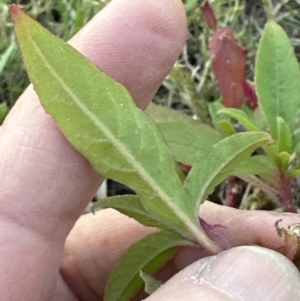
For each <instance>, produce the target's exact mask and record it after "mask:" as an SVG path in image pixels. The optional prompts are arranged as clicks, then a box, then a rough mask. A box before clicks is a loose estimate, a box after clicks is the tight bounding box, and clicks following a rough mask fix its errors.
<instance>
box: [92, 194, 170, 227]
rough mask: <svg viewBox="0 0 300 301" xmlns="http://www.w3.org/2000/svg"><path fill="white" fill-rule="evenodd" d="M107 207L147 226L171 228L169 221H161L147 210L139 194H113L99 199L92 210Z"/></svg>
mask: <svg viewBox="0 0 300 301" xmlns="http://www.w3.org/2000/svg"><path fill="white" fill-rule="evenodd" d="M105 208H114V209H116V210H118V211H119V212H121V213H123V214H125V215H127V216H129V217H132V218H134V219H135V220H137V221H138V222H140V223H141V224H143V225H145V226H148V227H157V228H161V229H166V230H170V227H168V222H167V221H162V222H160V221H158V220H156V219H155V216H153V215H151V214H149V213H148V212H147V211H146V210H145V208H144V206H143V202H142V201H141V198H140V197H139V196H137V195H121V196H112V197H109V198H105V199H102V200H99V201H97V202H96V203H95V204H94V205H93V207H92V211H93V212H95V210H97V209H105Z"/></svg>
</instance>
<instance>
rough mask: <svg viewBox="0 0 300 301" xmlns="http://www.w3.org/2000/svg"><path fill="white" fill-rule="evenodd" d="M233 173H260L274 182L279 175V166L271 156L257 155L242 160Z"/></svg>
mask: <svg viewBox="0 0 300 301" xmlns="http://www.w3.org/2000/svg"><path fill="white" fill-rule="evenodd" d="M233 174H234V175H236V176H250V175H258V176H260V177H261V178H263V179H265V180H266V181H267V182H270V183H272V182H274V181H275V179H277V177H278V168H277V166H276V164H275V162H274V161H273V160H272V159H271V158H270V157H269V156H266V155H256V156H252V157H249V158H247V159H245V160H244V161H243V162H241V163H240V164H239V165H238V166H237V168H236V169H235V170H234V172H233Z"/></svg>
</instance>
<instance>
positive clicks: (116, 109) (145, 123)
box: [10, 5, 200, 238]
mask: <svg viewBox="0 0 300 301" xmlns="http://www.w3.org/2000/svg"><path fill="white" fill-rule="evenodd" d="M10 9H11V13H12V18H13V20H14V22H15V33H16V36H17V39H18V42H19V46H20V49H21V52H22V55H23V60H24V63H25V65H26V68H27V71H28V74H29V77H30V79H31V82H32V83H33V85H34V88H35V90H36V92H37V94H38V96H39V98H40V101H41V103H42V105H43V107H44V108H45V110H46V111H47V112H48V113H49V114H50V115H51V116H52V117H53V119H54V120H55V122H56V124H57V125H58V127H59V128H60V130H61V131H62V132H63V133H64V135H65V136H66V138H67V139H68V140H69V141H70V143H71V144H72V145H73V146H74V147H75V148H76V149H77V150H79V151H80V152H81V153H82V154H83V155H84V156H85V157H86V158H87V159H88V160H89V161H90V162H91V164H92V165H93V167H94V168H95V170H96V171H98V172H99V173H101V174H102V175H104V176H105V177H108V178H111V179H114V180H117V181H119V182H121V183H124V184H125V185H127V186H129V187H131V188H132V189H134V190H135V191H136V192H137V194H139V195H140V196H142V197H143V199H144V200H145V204H144V206H145V208H146V207H147V211H148V212H152V214H154V215H155V214H156V215H159V218H160V219H163V218H166V217H167V218H168V222H169V225H170V226H171V227H172V228H173V229H174V230H176V231H178V232H179V233H181V234H184V235H185V236H186V237H189V238H191V237H197V235H198V234H199V231H200V230H199V227H198V220H197V218H196V217H195V216H194V213H193V210H192V209H191V208H192V207H191V203H190V202H189V199H188V198H187V195H186V193H185V191H184V189H183V185H182V183H181V180H180V178H179V177H178V175H177V172H176V164H175V162H174V158H173V154H172V153H171V151H170V149H169V148H168V147H167V146H166V144H165V142H164V138H163V136H162V135H161V133H160V131H159V130H158V129H157V128H156V127H155V125H154V123H153V122H152V121H151V120H150V119H149V118H148V117H147V116H146V114H145V113H144V112H143V111H142V110H140V109H138V108H137V107H136V105H135V103H134V101H133V100H132V98H131V96H130V94H129V93H128V91H127V90H126V89H125V88H124V87H123V86H122V85H120V84H118V83H117V82H116V81H114V80H113V79H112V78H110V77H108V76H107V75H105V74H104V73H103V72H100V71H99V70H98V68H97V67H95V66H94V65H93V64H92V63H91V62H90V61H89V60H87V59H86V58H85V57H84V56H82V55H81V54H80V53H79V52H77V51H76V50H75V49H74V48H72V47H71V46H70V45H68V44H66V43H64V42H63V41H61V40H59V39H58V38H56V37H55V36H53V35H51V34H50V33H49V32H48V31H47V30H46V29H45V28H43V27H42V26H40V25H39V24H38V23H37V22H35V21H33V20H32V19H31V18H29V17H28V16H26V15H25V14H24V13H23V12H22V11H21V10H20V9H19V8H18V7H17V6H16V5H12V6H11V7H10ZM150 200H155V202H152V201H150ZM191 233H193V234H191Z"/></svg>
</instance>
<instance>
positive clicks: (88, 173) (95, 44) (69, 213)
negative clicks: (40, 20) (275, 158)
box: [0, 0, 300, 301]
mask: <svg viewBox="0 0 300 301" xmlns="http://www.w3.org/2000/svg"><path fill="white" fill-rule="evenodd" d="M185 37H186V21H185V14H184V10H183V6H182V3H181V1H180V0H164V1H161V0H113V1H112V3H111V4H110V5H108V6H107V7H106V8H105V9H104V10H103V11H102V12H101V13H99V14H98V15H97V16H95V18H94V19H93V20H92V21H91V22H90V23H89V24H88V25H87V26H86V27H85V28H83V29H82V30H81V32H80V33H79V34H77V35H76V36H75V37H74V38H73V39H72V40H71V41H70V43H71V44H72V45H73V46H74V47H76V48H77V49H78V50H79V51H80V52H82V53H83V54H84V55H85V56H87V57H88V58H89V59H90V60H92V61H93V62H94V63H95V64H96V65H97V66H98V67H99V68H101V69H102V70H103V71H105V72H106V73H108V74H109V75H111V76H112V77H114V78H115V79H117V80H118V81H120V82H121V83H122V84H124V85H125V86H126V87H127V88H128V90H129V91H130V92H131V94H132V96H133V98H134V99H135V101H136V103H137V105H138V106H139V107H141V108H145V107H146V106H147V104H148V103H149V101H150V100H151V98H152V97H153V95H154V94H155V92H156V90H157V88H158V87H159V85H160V83H161V81H162V80H163V78H164V77H165V76H166V74H167V73H168V72H169V71H170V69H171V67H172V65H173V63H174V62H175V60H176V59H177V57H178V56H179V54H180V52H181V50H182V47H183V45H184V42H185ZM53 93H55V91H54V92H53ZM99 101H101V100H99ZM0 154H1V160H0V174H1V188H0V229H1V230H0V275H1V277H0V292H1V300H5V301H17V300H18V301H19V300H28V301H46V300H47V301H48V300H51V301H78V300H80V301H96V300H97V301H99V300H102V297H103V293H104V287H105V283H106V281H107V278H108V275H109V273H110V271H111V269H112V267H113V266H114V264H115V263H116V262H117V260H118V259H119V258H120V256H121V255H122V254H123V253H124V251H125V250H126V249H127V248H128V247H129V246H130V244H132V243H133V242H134V241H136V240H138V239H140V238H142V237H144V236H145V235H147V234H148V233H151V232H153V231H155V229H150V228H145V227H143V226H141V225H140V224H138V223H137V222H135V221H134V220H132V219H129V218H127V217H125V216H123V215H121V214H119V213H117V212H116V211H114V210H103V211H101V212H99V213H97V214H96V215H92V214H89V215H85V216H83V217H81V213H82V211H83V209H84V208H85V207H86V205H87V204H88V202H89V200H90V199H91V198H92V196H93V195H94V193H95V191H96V190H97V188H98V187H99V185H100V184H101V182H102V181H103V178H102V177H101V176H100V175H98V174H97V173H96V172H95V171H94V169H93V168H92V166H91V165H90V164H89V162H87V161H86V160H85V159H84V158H83V156H82V155H81V154H79V153H78V152H77V151H76V150H75V149H74V148H73V147H72V146H71V145H70V144H69V143H68V142H67V140H66V139H65V138H64V136H63V135H62V134H61V133H60V131H59V130H58V128H57V127H56V125H55V124H54V122H53V120H52V119H51V117H50V116H49V115H47V114H46V113H45V111H44V110H43V108H42V107H41V105H40V103H39V100H38V98H37V96H36V94H35V93H34V91H33V89H32V87H29V88H28V89H27V90H26V91H25V92H24V93H23V95H22V96H21V97H20V99H19V100H18V102H17V104H16V105H15V107H14V108H13V110H12V111H11V112H10V114H9V116H8V118H7V119H6V121H5V123H4V124H3V126H1V128H0ZM100 155H101V154H100ZM200 215H201V217H202V218H204V219H205V220H206V222H208V223H210V224H221V225H223V226H224V227H225V228H222V229H223V230H222V231H223V232H222V233H225V235H226V239H227V243H228V245H229V246H230V248H231V249H230V250H229V251H226V252H225V253H221V254H220V255H218V256H216V257H205V256H206V255H207V254H206V253H205V252H204V251H201V250H199V251H195V250H187V249H185V250H181V251H180V253H179V254H178V255H177V257H176V258H175V259H174V260H173V261H172V262H171V263H170V264H169V265H168V266H167V267H166V268H165V270H164V271H163V273H162V277H163V278H168V277H170V276H172V275H174V274H175V273H176V272H177V271H179V270H181V269H182V268H184V267H185V266H187V265H188V264H190V263H192V262H193V261H196V260H197V259H200V258H203V259H202V260H201V261H200V262H198V263H195V264H193V265H192V266H189V267H188V268H186V269H185V270H184V271H183V272H181V273H179V274H177V275H176V276H175V277H173V278H172V279H171V280H170V281H168V282H167V283H166V284H165V285H164V286H163V287H162V288H161V289H159V290H158V291H157V292H156V293H154V294H153V295H152V296H150V297H149V298H148V299H147V300H151V301H158V300H200V299H201V300H273V301H274V300H275V301H276V300H291V301H292V300H300V295H299V292H300V277H299V273H298V271H297V270H296V269H295V268H294V266H293V264H292V263H291V262H290V261H289V260H287V259H286V258H285V257H284V256H282V255H280V254H278V253H277V252H274V251H271V250H267V249H265V248H261V247H242V248H235V246H240V245H249V244H258V245H260V246H264V247H268V248H270V249H274V250H276V249H278V248H279V247H280V246H281V245H282V244H283V240H282V238H280V237H279V236H278V234H277V232H276V229H275V227H274V223H275V222H276V220H278V219H280V218H283V223H282V226H284V225H286V226H287V225H290V224H293V223H297V222H299V217H298V216H297V215H296V214H282V215H280V214H275V213H264V212H247V211H239V210H236V209H231V208H225V207H221V206H217V205H213V204H210V203H205V204H204V205H203V206H201V209H200ZM199 297H204V299H202V298H199Z"/></svg>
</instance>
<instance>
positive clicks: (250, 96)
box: [243, 80, 258, 111]
mask: <svg viewBox="0 0 300 301" xmlns="http://www.w3.org/2000/svg"><path fill="white" fill-rule="evenodd" d="M243 88H244V94H245V99H246V104H247V105H248V106H249V108H250V109H251V110H252V111H254V110H255V109H256V108H257V107H258V99H257V95H256V92H255V89H254V87H253V85H252V84H251V83H250V82H249V81H247V80H244V81H243Z"/></svg>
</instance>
